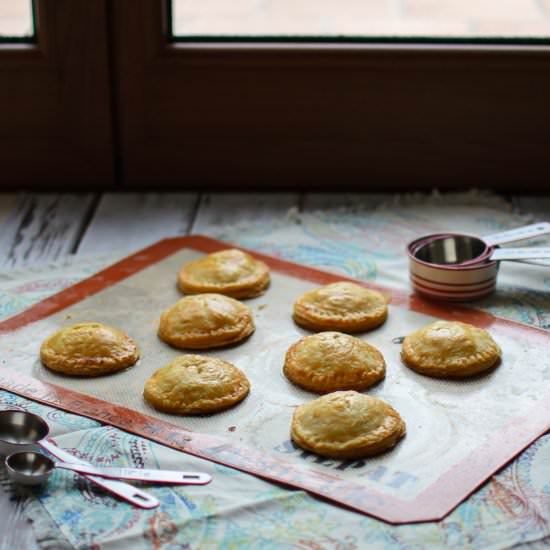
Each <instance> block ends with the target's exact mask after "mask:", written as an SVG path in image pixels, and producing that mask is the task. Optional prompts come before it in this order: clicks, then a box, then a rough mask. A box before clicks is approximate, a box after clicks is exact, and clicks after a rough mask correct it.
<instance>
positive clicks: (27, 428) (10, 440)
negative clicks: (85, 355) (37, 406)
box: [0, 410, 160, 508]
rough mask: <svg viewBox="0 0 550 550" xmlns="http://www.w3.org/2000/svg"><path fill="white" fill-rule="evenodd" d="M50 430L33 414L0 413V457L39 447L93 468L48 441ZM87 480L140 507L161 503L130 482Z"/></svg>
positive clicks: (93, 477) (17, 412)
mask: <svg viewBox="0 0 550 550" xmlns="http://www.w3.org/2000/svg"><path fill="white" fill-rule="evenodd" d="M49 431H50V428H49V426H48V424H47V423H46V422H45V421H44V420H43V419H42V418H40V417H39V416H38V415H36V414H32V413H29V412H26V411H19V410H3V411H0V455H3V456H6V455H11V454H13V453H17V452H21V451H25V452H29V451H35V450H37V449H39V448H40V447H41V448H43V449H45V450H46V451H48V452H49V453H50V454H52V455H53V456H55V457H57V458H59V459H61V460H63V461H65V462H69V463H73V464H84V465H87V466H92V465H91V464H89V463H88V462H86V461H84V460H80V459H78V458H76V457H75V456H73V455H72V454H70V453H68V452H66V451H64V450H63V449H60V448H59V447H57V445H54V444H53V443H52V442H51V441H48V440H47V439H46V437H47V435H48V433H49ZM86 477H87V478H88V479H89V480H91V481H93V482H94V483H95V484H96V485H99V486H100V487H103V489H105V490H106V491H108V492H110V493H112V494H114V495H117V496H119V497H120V498H122V499H124V500H126V501H127V502H130V503H131V504H134V505H135V506H139V507H140V508H155V507H156V506H158V505H159V504H160V501H159V500H158V499H157V498H156V497H154V496H153V495H150V494H149V493H147V492H146V491H143V490H141V489H138V488H137V487H134V486H133V485H130V484H129V483H124V482H122V481H115V480H110V479H103V478H101V477H98V476H95V475H86Z"/></svg>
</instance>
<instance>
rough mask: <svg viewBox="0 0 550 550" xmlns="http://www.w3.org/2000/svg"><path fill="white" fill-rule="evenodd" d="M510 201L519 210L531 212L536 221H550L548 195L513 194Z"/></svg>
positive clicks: (549, 198) (549, 196)
mask: <svg viewBox="0 0 550 550" xmlns="http://www.w3.org/2000/svg"><path fill="white" fill-rule="evenodd" d="M512 203H513V204H514V206H516V207H517V208H518V209H519V210H520V211H521V212H523V213H530V214H533V216H534V217H535V219H536V220H537V221H550V195H514V196H513V197H512Z"/></svg>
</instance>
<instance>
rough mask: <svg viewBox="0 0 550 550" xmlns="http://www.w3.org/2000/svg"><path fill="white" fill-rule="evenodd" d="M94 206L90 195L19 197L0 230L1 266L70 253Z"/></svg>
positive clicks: (35, 261) (38, 261)
mask: <svg viewBox="0 0 550 550" xmlns="http://www.w3.org/2000/svg"><path fill="white" fill-rule="evenodd" d="M93 206H94V195H93V194H89V193H88V194H82V195H77V194H52V193H48V194H43V195H38V194H33V195H22V196H21V197H19V198H18V199H17V201H16V204H15V207H14V210H13V213H12V215H10V216H8V219H7V220H6V221H5V222H4V224H2V227H1V231H2V235H1V236H0V267H3V268H10V267H16V266H22V265H30V264H36V263H41V262H46V261H49V260H55V259H57V258H61V257H63V256H65V255H66V254H69V253H70V252H73V251H74V250H76V246H77V244H78V242H79V241H80V238H81V236H82V232H83V231H84V230H85V227H86V223H87V219H88V216H89V215H90V214H91V212H92V209H93Z"/></svg>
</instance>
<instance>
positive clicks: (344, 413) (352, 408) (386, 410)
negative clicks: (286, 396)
mask: <svg viewBox="0 0 550 550" xmlns="http://www.w3.org/2000/svg"><path fill="white" fill-rule="evenodd" d="M405 431H406V427H405V422H403V420H402V419H401V417H400V416H399V413H398V412H397V411H396V410H395V409H394V408H393V407H391V406H390V405H388V403H386V402H385V401H382V400H381V399H378V398H376V397H371V396H369V395H363V394H361V393H357V392H355V391H338V392H334V393H329V394H327V395H323V396H322V397H319V398H317V399H315V400H314V401H310V402H309V403H305V404H304V405H300V406H299V407H298V408H297V409H296V410H295V412H294V416H293V417H292V425H291V437H292V439H293V440H294V441H295V442H296V443H297V444H298V445H299V446H300V447H302V448H304V449H307V450H309V451H312V452H314V453H316V454H319V455H322V456H328V457H332V458H361V457H365V456H372V455H375V454H379V453H381V452H383V451H385V450H386V449H389V448H391V447H393V446H394V445H395V444H396V443H397V441H398V440H399V439H400V438H401V437H402V436H403V435H404V434H405Z"/></svg>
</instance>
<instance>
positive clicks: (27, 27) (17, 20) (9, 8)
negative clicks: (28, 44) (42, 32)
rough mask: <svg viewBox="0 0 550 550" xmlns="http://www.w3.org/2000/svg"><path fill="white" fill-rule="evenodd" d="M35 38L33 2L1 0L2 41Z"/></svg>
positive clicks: (0, 39) (26, 0) (0, 25)
mask: <svg viewBox="0 0 550 550" xmlns="http://www.w3.org/2000/svg"><path fill="white" fill-rule="evenodd" d="M33 36H34V22H33V10H32V0H0V41H6V40H10V39H16V40H17V39H18V40H25V39H31V38H32V37H33Z"/></svg>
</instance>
